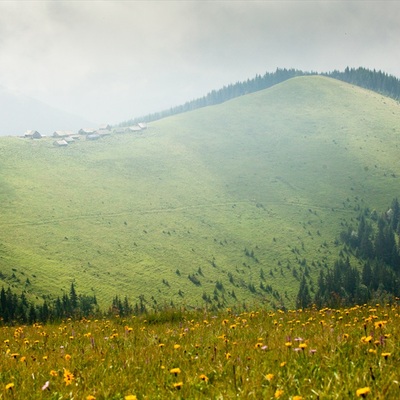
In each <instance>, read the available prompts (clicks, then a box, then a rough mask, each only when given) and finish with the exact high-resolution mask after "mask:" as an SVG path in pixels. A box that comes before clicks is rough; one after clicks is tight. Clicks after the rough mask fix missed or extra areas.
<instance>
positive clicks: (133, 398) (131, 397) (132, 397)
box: [124, 394, 137, 400]
mask: <svg viewBox="0 0 400 400" xmlns="http://www.w3.org/2000/svg"><path fill="white" fill-rule="evenodd" d="M124 399H125V400H137V397H136V396H135V395H134V394H128V396H125V397H124Z"/></svg>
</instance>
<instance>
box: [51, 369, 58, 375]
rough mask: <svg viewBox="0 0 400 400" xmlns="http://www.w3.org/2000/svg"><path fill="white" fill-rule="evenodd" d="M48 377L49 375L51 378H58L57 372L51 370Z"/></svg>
mask: <svg viewBox="0 0 400 400" xmlns="http://www.w3.org/2000/svg"><path fill="white" fill-rule="evenodd" d="M50 375H51V376H58V372H57V371H54V369H52V370H51V371H50Z"/></svg>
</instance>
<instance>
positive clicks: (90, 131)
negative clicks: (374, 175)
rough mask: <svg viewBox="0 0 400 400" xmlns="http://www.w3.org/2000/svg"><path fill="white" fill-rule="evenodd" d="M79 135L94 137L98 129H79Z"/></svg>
mask: <svg viewBox="0 0 400 400" xmlns="http://www.w3.org/2000/svg"><path fill="white" fill-rule="evenodd" d="M78 133H79V134H80V135H93V134H95V133H96V129H94V128H82V129H79V132H78Z"/></svg>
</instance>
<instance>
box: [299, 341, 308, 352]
mask: <svg viewBox="0 0 400 400" xmlns="http://www.w3.org/2000/svg"><path fill="white" fill-rule="evenodd" d="M299 347H300V348H301V349H302V350H304V349H305V348H307V344H306V343H300V345H299Z"/></svg>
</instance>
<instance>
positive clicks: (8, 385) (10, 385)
mask: <svg viewBox="0 0 400 400" xmlns="http://www.w3.org/2000/svg"><path fill="white" fill-rule="evenodd" d="M13 387H14V384H13V383H12V382H11V383H7V385H6V390H10V389H11V390H12V389H13Z"/></svg>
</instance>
